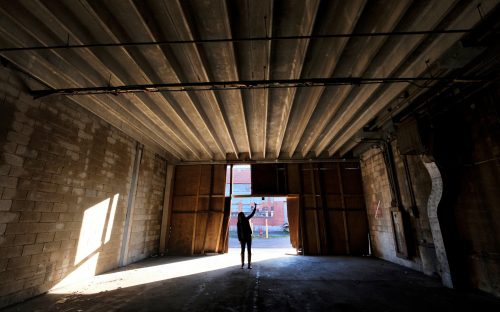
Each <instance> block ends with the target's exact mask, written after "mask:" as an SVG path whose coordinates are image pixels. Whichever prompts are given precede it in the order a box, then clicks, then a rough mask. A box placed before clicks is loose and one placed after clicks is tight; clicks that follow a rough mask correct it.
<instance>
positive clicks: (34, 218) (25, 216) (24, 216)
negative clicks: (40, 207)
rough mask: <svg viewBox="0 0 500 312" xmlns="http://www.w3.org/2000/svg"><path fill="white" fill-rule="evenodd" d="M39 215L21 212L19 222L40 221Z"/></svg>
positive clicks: (38, 213) (31, 212)
mask: <svg viewBox="0 0 500 312" xmlns="http://www.w3.org/2000/svg"><path fill="white" fill-rule="evenodd" d="M40 217H41V213H40V212H33V211H23V212H21V218H20V219H19V221H20V222H38V221H40Z"/></svg>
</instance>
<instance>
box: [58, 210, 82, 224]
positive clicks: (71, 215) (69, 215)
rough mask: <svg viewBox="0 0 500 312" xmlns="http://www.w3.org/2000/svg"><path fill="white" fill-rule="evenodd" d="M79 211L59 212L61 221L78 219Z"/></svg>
mask: <svg viewBox="0 0 500 312" xmlns="http://www.w3.org/2000/svg"><path fill="white" fill-rule="evenodd" d="M77 220H78V217H77V213H76V212H61V213H60V214H59V221H60V222H65V221H77Z"/></svg>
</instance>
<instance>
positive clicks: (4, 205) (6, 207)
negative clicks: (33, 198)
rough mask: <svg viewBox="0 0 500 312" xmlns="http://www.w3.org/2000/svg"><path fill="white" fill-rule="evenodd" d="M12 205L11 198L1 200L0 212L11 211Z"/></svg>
mask: <svg viewBox="0 0 500 312" xmlns="http://www.w3.org/2000/svg"><path fill="white" fill-rule="evenodd" d="M2 197H3V194H2ZM10 207H12V200H9V199H2V200H0V212H2V211H9V210H10ZM0 223H1V222H0Z"/></svg>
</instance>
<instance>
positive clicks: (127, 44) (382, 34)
mask: <svg viewBox="0 0 500 312" xmlns="http://www.w3.org/2000/svg"><path fill="white" fill-rule="evenodd" d="M471 31H472V30H471V29H442V30H422V31H394V32H374V33H352V34H326V35H310V36H276V37H268V36H266V37H253V38H218V39H196V40H165V41H144V42H120V43H90V44H69V40H68V42H66V43H65V44H61V45H53V46H36V47H11V48H0V52H19V51H38V50H57V49H90V48H102V47H137V46H150V45H159V46H161V45H179V44H205V43H224V42H247V41H279V40H311V39H328V38H353V37H387V36H418V35H434V34H457V33H459V34H460V33H468V32H471Z"/></svg>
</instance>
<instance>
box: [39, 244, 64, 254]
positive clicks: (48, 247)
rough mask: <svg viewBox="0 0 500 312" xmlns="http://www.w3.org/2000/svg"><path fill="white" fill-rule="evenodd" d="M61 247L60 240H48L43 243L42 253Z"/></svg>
mask: <svg viewBox="0 0 500 312" xmlns="http://www.w3.org/2000/svg"><path fill="white" fill-rule="evenodd" d="M60 247H61V242H60V241H57V242H49V243H45V244H44V245H43V253H49V252H53V251H56V250H58V249H59V248H60Z"/></svg>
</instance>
